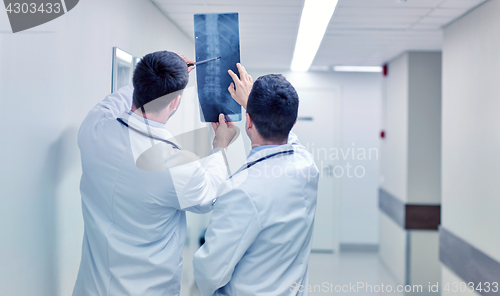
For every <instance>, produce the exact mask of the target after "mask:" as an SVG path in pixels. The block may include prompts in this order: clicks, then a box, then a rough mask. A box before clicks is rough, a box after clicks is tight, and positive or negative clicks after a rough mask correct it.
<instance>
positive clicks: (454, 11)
mask: <svg viewBox="0 0 500 296" xmlns="http://www.w3.org/2000/svg"><path fill="white" fill-rule="evenodd" d="M466 12H467V9H465V8H437V9H434V10H433V11H432V12H431V13H429V14H428V16H437V17H440V16H451V17H457V15H462V14H464V13H466Z"/></svg>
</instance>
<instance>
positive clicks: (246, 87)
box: [228, 63, 253, 109]
mask: <svg viewBox="0 0 500 296" xmlns="http://www.w3.org/2000/svg"><path fill="white" fill-rule="evenodd" d="M236 67H238V72H240V78H238V75H236V74H235V73H234V72H233V71H231V70H229V71H228V73H229V75H231V77H232V78H233V82H231V85H229V88H228V90H229V93H230V94H231V97H233V99H234V100H235V101H236V102H238V104H240V105H241V106H242V107H243V108H245V109H246V108H247V102H248V96H249V95H250V91H251V90H252V86H253V79H252V76H250V75H248V73H247V71H246V70H245V68H244V67H243V66H242V65H241V64H240V63H238V64H236Z"/></svg>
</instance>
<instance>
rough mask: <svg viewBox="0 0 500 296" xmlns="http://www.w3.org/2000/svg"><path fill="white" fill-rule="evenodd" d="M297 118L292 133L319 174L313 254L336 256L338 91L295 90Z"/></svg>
mask: <svg viewBox="0 0 500 296" xmlns="http://www.w3.org/2000/svg"><path fill="white" fill-rule="evenodd" d="M297 92H298V94H299V98H300V104H299V118H298V120H297V123H296V125H295V127H294V128H293V132H294V133H295V134H296V135H297V136H298V138H299V141H300V142H301V143H302V145H303V146H304V147H306V149H307V150H308V151H309V152H310V153H311V154H313V156H314V161H315V162H316V166H317V167H318V170H319V171H320V178H319V187H318V204H317V208H316V218H315V222H314V234H313V246H312V249H313V251H319V252H338V251H339V234H340V214H339V209H340V205H339V202H340V196H339V193H340V190H339V184H340V182H339V179H338V178H336V177H335V175H334V168H335V166H336V165H338V163H337V162H338V160H337V159H336V157H335V153H334V149H337V148H338V147H340V108H339V107H340V100H339V97H340V96H339V90H338V88H328V89H317V88H314V89H313V88H310V89H309V88H303V89H300V88H299V89H297Z"/></svg>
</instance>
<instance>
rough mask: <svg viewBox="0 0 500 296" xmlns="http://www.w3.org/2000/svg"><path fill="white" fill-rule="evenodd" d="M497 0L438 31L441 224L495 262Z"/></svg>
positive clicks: (499, 252) (499, 123) (499, 127)
mask: <svg viewBox="0 0 500 296" xmlns="http://www.w3.org/2000/svg"><path fill="white" fill-rule="evenodd" d="M499 15H500V1H488V2H486V3H485V4H483V5H482V6H480V7H478V8H477V9H475V10H473V11H472V12H471V13H469V14H467V15H466V16H464V17H463V18H461V19H460V20H458V21H456V22H455V23H453V24H452V25H450V26H449V27H447V28H445V30H444V41H443V131H442V134H443V136H442V159H443V161H442V182H443V183H442V207H443V208H442V212H443V217H442V225H443V227H445V228H446V229H448V230H449V231H451V232H452V233H454V234H456V235H457V236H459V237H460V238H462V239H464V240H465V241H467V242H468V243H469V244H471V245H472V246H474V247H476V248H477V249H479V250H481V251H482V252H484V253H486V254H487V255H489V256H490V257H492V258H493V259H495V260H497V261H500V248H499V247H498V246H500V236H499V235H498V230H499V229H500V215H498V213H499V211H500V198H499V196H500V182H499V181H498V180H500V157H499V151H500V83H499V82H500V55H499V53H500V40H499V38H497V36H498V32H499V30H500V18H499V17H498V16H499Z"/></svg>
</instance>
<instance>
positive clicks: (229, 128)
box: [212, 113, 238, 148]
mask: <svg viewBox="0 0 500 296" xmlns="http://www.w3.org/2000/svg"><path fill="white" fill-rule="evenodd" d="M212 127H213V128H214V131H215V137H214V142H213V145H214V148H227V146H229V144H230V143H231V141H232V140H233V138H234V137H235V136H236V134H238V128H237V127H236V126H235V125H234V123H232V122H230V121H227V122H226V118H225V116H224V114H222V113H221V114H219V122H212Z"/></svg>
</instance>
